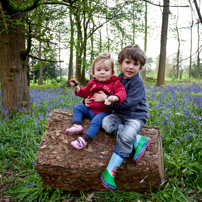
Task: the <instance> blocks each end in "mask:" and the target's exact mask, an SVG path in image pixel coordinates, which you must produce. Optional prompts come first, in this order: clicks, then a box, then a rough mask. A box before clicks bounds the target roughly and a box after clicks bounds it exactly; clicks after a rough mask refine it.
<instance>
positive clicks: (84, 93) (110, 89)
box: [75, 76, 127, 114]
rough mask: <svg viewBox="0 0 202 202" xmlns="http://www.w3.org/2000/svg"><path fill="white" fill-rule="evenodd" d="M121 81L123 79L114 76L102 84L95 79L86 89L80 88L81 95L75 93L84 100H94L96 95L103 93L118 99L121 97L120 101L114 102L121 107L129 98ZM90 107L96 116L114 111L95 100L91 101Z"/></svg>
mask: <svg viewBox="0 0 202 202" xmlns="http://www.w3.org/2000/svg"><path fill="white" fill-rule="evenodd" d="M120 80H121V79H120V78H119V77H117V76H113V77H112V78H111V79H110V80H108V81H106V82H100V81H98V80H97V79H95V78H94V79H92V80H90V81H89V82H88V84H87V86H86V87H84V88H82V87H81V86H79V87H80V91H79V93H77V92H76V91H75V95H76V96H79V97H82V98H86V97H88V96H89V98H92V97H93V95H94V93H99V92H100V91H103V92H104V93H105V94H106V95H116V96H117V97H119V99H120V101H119V102H114V103H115V104H117V105H119V104H121V102H123V101H124V100H125V99H126V96H127V95H126V90H125V88H124V86H123V84H122V83H121V81H120ZM89 107H90V109H91V111H92V112H94V113H95V114H98V113H100V112H110V111H112V109H111V108H110V107H106V105H105V104H104V102H95V101H94V100H91V103H90V104H89Z"/></svg>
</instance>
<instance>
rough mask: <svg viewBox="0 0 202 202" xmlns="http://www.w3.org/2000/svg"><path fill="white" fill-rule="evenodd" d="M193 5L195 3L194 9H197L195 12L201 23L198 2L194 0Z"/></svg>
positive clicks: (201, 18)
mask: <svg viewBox="0 0 202 202" xmlns="http://www.w3.org/2000/svg"><path fill="white" fill-rule="evenodd" d="M194 5H195V7H196V11H197V14H198V17H199V20H200V22H201V24H202V17H201V13H200V10H199V7H198V4H197V2H196V0H194Z"/></svg>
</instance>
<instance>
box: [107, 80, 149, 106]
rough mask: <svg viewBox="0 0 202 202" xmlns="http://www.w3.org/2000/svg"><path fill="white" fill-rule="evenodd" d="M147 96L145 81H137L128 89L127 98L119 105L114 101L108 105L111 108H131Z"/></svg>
mask: <svg viewBox="0 0 202 202" xmlns="http://www.w3.org/2000/svg"><path fill="white" fill-rule="evenodd" d="M145 96H146V92H145V87H144V83H143V81H142V82H137V83H136V84H134V85H131V86H130V88H129V89H127V97H126V99H125V100H124V101H123V102H122V103H121V104H120V105H119V106H117V105H116V104H114V103H113V102H112V103H111V104H110V105H108V106H109V107H111V108H119V109H127V108H131V107H133V106H134V105H136V104H138V103H139V102H140V101H141V100H142V99H144V98H145Z"/></svg>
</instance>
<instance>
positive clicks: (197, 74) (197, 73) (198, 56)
mask: <svg viewBox="0 0 202 202" xmlns="http://www.w3.org/2000/svg"><path fill="white" fill-rule="evenodd" d="M197 33H198V42H197V47H198V51H197V63H196V72H195V78H196V79H198V78H199V76H200V75H199V69H200V28H199V21H198V25H197Z"/></svg>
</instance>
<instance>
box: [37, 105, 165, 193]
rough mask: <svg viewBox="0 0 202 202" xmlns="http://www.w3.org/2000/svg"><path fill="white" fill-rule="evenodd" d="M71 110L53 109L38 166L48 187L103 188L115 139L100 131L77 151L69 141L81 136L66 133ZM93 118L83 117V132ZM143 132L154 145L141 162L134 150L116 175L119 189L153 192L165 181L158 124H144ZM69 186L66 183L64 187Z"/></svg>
mask: <svg viewBox="0 0 202 202" xmlns="http://www.w3.org/2000/svg"><path fill="white" fill-rule="evenodd" d="M72 114H73V113H72V112H69V111H66V110H60V109H55V110H53V111H52V112H51V113H50V115H49V117H48V119H47V122H46V131H45V133H44V135H43V136H42V138H41V143H40V145H39V150H38V152H37V156H36V158H35V169H36V171H37V172H38V173H39V174H40V175H41V177H42V180H43V182H44V184H45V187H46V188H48V185H50V186H51V187H52V188H53V189H58V188H62V189H64V190H71V191H74V190H83V191H102V190H106V188H105V187H103V186H102V184H101V175H102V173H103V172H104V170H105V169H106V167H107V165H108V162H109V160H110V158H111V155H112V154H113V151H114V148H115V145H116V139H115V137H114V136H110V135H108V134H107V133H105V132H104V131H103V130H99V132H98V134H97V135H96V136H95V137H94V139H93V141H92V142H90V143H89V144H88V145H87V146H86V147H85V148H84V149H82V150H76V149H74V148H73V147H72V146H71V145H70V142H71V141H73V140H75V139H76V138H77V137H78V136H77V135H76V136H66V135H65V134H64V133H65V129H66V128H68V127H70V126H71V125H72ZM89 125H90V119H86V118H84V119H83V127H84V131H86V130H87V129H88V127H89ZM140 134H142V135H144V136H147V137H150V138H151V144H150V146H149V148H148V149H147V151H146V152H145V155H144V156H143V157H142V159H141V161H140V162H139V164H138V165H135V164H134V162H133V161H132V158H133V155H134V152H133V153H132V154H131V155H130V157H128V158H126V159H125V160H124V162H123V164H122V165H121V166H120V168H119V169H118V172H117V174H116V178H115V181H116V184H117V190H122V191H137V192H145V191H146V192H151V191H154V190H157V189H158V188H159V186H160V184H161V183H162V182H163V181H164V180H165V173H164V163H163V148H162V140H161V135H160V130H159V128H158V127H144V128H143V129H142V130H141V132H140ZM65 185H66V186H65Z"/></svg>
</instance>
